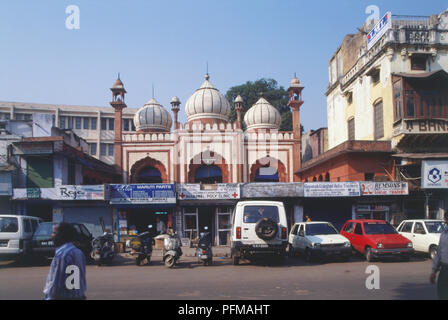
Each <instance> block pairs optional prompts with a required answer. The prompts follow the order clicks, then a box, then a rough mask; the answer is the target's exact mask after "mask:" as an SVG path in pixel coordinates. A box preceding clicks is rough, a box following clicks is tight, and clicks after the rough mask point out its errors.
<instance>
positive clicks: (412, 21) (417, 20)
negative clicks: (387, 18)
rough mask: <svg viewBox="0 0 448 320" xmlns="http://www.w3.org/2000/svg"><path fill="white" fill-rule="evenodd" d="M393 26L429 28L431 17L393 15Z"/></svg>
mask: <svg viewBox="0 0 448 320" xmlns="http://www.w3.org/2000/svg"><path fill="white" fill-rule="evenodd" d="M392 25H393V26H397V27H402V26H403V27H408V28H417V27H420V26H423V27H429V26H430V19H429V16H402V15H392Z"/></svg>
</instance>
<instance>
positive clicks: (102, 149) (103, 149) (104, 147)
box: [100, 143, 107, 156]
mask: <svg viewBox="0 0 448 320" xmlns="http://www.w3.org/2000/svg"><path fill="white" fill-rule="evenodd" d="M106 153H107V144H105V143H102V144H100V154H101V155H102V156H106Z"/></svg>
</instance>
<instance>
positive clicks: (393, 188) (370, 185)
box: [361, 182, 409, 196]
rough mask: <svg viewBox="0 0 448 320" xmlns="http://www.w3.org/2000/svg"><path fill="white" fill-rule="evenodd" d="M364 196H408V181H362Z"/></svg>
mask: <svg viewBox="0 0 448 320" xmlns="http://www.w3.org/2000/svg"><path fill="white" fill-rule="evenodd" d="M361 194H362V195H363V196H406V195H408V194H409V189H408V183H407V182H361Z"/></svg>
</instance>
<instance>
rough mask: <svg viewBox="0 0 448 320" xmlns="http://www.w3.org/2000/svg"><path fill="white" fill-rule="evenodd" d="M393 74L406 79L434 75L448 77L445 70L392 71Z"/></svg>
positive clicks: (425, 77)
mask: <svg viewBox="0 0 448 320" xmlns="http://www.w3.org/2000/svg"><path fill="white" fill-rule="evenodd" d="M393 75H394V76H399V77H403V78H408V79H427V78H431V77H433V76H435V75H442V76H445V77H447V78H448V73H447V72H446V71H445V70H438V71H431V72H421V73H404V72H403V73H394V74H393Z"/></svg>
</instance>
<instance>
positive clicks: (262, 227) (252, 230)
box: [231, 201, 288, 265]
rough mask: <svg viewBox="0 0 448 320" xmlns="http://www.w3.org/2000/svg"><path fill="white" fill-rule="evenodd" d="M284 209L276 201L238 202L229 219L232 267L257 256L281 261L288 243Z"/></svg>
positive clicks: (281, 204)
mask: <svg viewBox="0 0 448 320" xmlns="http://www.w3.org/2000/svg"><path fill="white" fill-rule="evenodd" d="M287 226H288V224H287V220H286V212H285V207H284V206H283V203H282V202H277V201H240V202H238V203H237V205H236V206H235V209H234V211H233V216H232V237H231V252H232V259H233V264H234V265H237V264H239V261H240V259H245V258H246V259H250V258H252V257H254V256H256V255H270V256H275V257H277V258H279V259H280V260H283V258H284V257H285V252H286V245H287V243H288V227H287Z"/></svg>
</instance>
